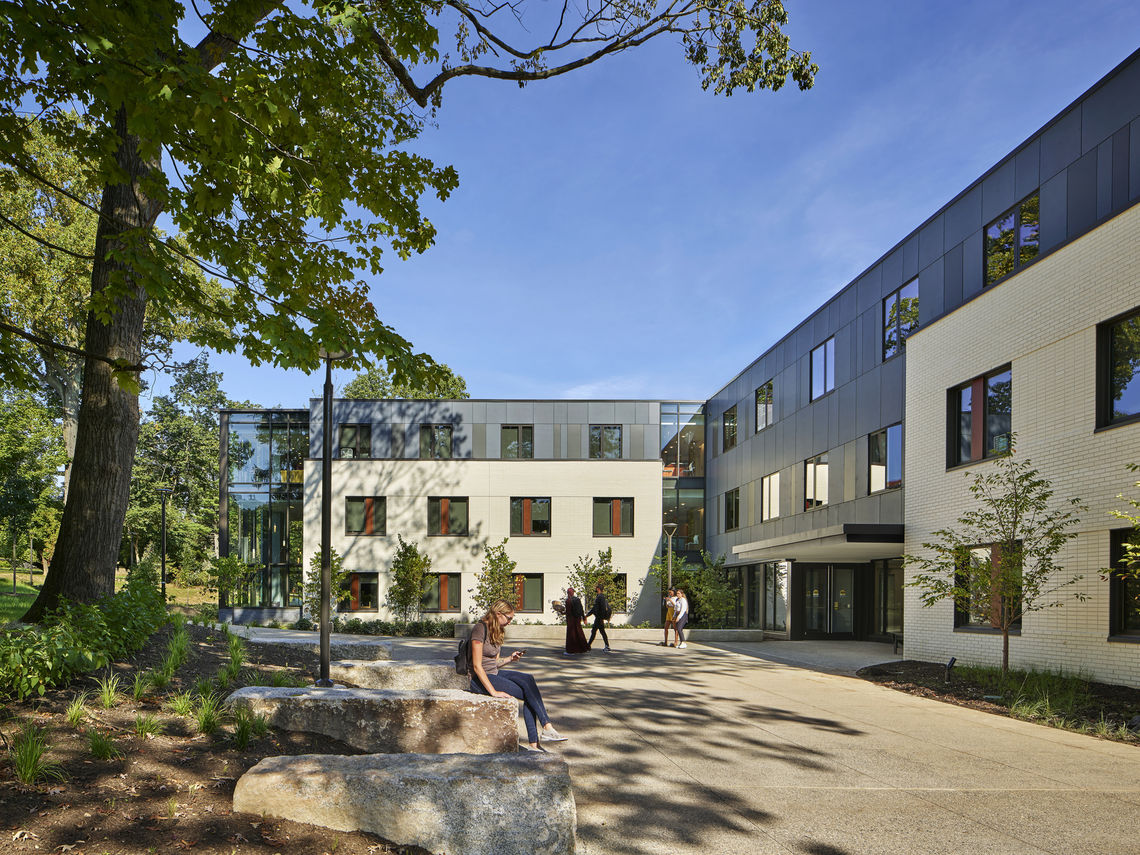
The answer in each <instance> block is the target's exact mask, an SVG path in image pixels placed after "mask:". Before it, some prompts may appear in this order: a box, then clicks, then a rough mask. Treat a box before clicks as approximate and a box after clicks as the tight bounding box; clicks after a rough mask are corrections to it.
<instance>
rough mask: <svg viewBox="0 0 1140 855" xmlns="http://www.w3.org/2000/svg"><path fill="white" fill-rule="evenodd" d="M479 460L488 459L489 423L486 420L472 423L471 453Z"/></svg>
mask: <svg viewBox="0 0 1140 855" xmlns="http://www.w3.org/2000/svg"><path fill="white" fill-rule="evenodd" d="M469 456H470V457H474V458H476V459H478V460H483V459H486V457H487V424H486V422H476V423H475V424H473V425H471V454H470V455H469Z"/></svg>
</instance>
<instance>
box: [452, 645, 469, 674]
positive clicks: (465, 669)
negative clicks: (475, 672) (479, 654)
mask: <svg viewBox="0 0 1140 855" xmlns="http://www.w3.org/2000/svg"><path fill="white" fill-rule="evenodd" d="M455 673H456V674H470V673H471V639H470V638H465V639H463V640H462V641H461V642H459V652H458V653H456V654H455Z"/></svg>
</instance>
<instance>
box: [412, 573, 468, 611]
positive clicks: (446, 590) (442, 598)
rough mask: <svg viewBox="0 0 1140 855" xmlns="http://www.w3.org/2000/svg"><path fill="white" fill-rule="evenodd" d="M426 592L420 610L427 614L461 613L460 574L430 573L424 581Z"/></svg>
mask: <svg viewBox="0 0 1140 855" xmlns="http://www.w3.org/2000/svg"><path fill="white" fill-rule="evenodd" d="M424 585H425V587H426V590H425V591H424V596H423V600H422V601H421V605H420V608H421V609H422V610H423V611H425V612H457V611H459V586H460V582H459V574H458V573H430V574H428V576H427V578H426V579H425V580H424Z"/></svg>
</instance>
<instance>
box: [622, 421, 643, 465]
mask: <svg viewBox="0 0 1140 855" xmlns="http://www.w3.org/2000/svg"><path fill="white" fill-rule="evenodd" d="M626 431H628V432H629V456H630V459H631V460H644V459H645V458H646V454H645V425H635V424H630V425H626V430H623V431H622V434H623V435H624V434H625V433H626Z"/></svg>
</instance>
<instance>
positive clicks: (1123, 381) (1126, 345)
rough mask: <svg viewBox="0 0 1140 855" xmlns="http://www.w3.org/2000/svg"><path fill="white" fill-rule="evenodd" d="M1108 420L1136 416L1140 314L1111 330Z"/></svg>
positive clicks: (1138, 409) (1139, 382)
mask: <svg viewBox="0 0 1140 855" xmlns="http://www.w3.org/2000/svg"><path fill="white" fill-rule="evenodd" d="M1110 351H1111V353H1112V365H1111V369H1110V370H1111V372H1112V374H1111V377H1110V378H1109V383H1110V389H1111V393H1110V394H1111V398H1112V400H1111V405H1112V415H1111V418H1112V419H1122V418H1128V417H1129V416H1135V415H1140V315H1133V316H1132V317H1131V318H1126V319H1125V320H1123V321H1120V322H1119V323H1117V324H1114V325H1113V327H1112V331H1111V342H1110Z"/></svg>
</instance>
